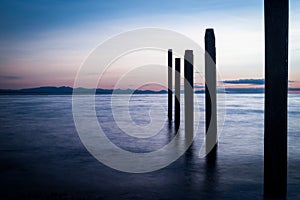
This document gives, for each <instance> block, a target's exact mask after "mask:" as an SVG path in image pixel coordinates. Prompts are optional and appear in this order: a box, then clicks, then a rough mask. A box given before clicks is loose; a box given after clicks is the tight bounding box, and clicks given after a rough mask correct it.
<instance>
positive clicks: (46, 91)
mask: <svg viewBox="0 0 300 200" xmlns="http://www.w3.org/2000/svg"><path fill="white" fill-rule="evenodd" d="M289 91H290V92H296V93H300V88H289ZM113 92H114V93H115V94H131V93H133V94H167V91H166V90H161V91H153V90H135V91H133V90H131V89H125V90H122V89H115V90H112V89H102V88H97V89H88V88H76V93H79V94H95V93H96V94H112V93H113ZM224 92H225V93H230V94H234V93H237V94H260V93H264V88H225V90H218V93H224ZM181 93H183V91H181ZM195 93H197V94H202V93H204V90H203V89H201V90H197V91H196V92H195ZM8 94H10V95H72V94H73V88H71V87H65V86H63V87H53V86H47V87H37V88H26V89H19V90H10V89H0V95H8Z"/></svg>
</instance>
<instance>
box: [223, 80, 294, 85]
mask: <svg viewBox="0 0 300 200" xmlns="http://www.w3.org/2000/svg"><path fill="white" fill-rule="evenodd" d="M294 82H295V81H291V80H289V83H294ZM223 83H224V84H234V85H264V84H265V79H238V80H225V81H223Z"/></svg>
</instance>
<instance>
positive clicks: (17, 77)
mask: <svg viewBox="0 0 300 200" xmlns="http://www.w3.org/2000/svg"><path fill="white" fill-rule="evenodd" d="M0 79H4V80H19V79H21V77H20V76H0Z"/></svg>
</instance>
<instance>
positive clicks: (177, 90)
mask: <svg viewBox="0 0 300 200" xmlns="http://www.w3.org/2000/svg"><path fill="white" fill-rule="evenodd" d="M180 78H181V77H180V58H175V128H176V130H178V128H179V126H180Z"/></svg>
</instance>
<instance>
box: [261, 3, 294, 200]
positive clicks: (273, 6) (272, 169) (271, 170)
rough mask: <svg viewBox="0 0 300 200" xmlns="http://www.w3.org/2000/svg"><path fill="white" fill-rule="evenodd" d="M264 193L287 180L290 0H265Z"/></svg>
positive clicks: (279, 190)
mask: <svg viewBox="0 0 300 200" xmlns="http://www.w3.org/2000/svg"><path fill="white" fill-rule="evenodd" d="M264 10H265V137H264V195H265V196H267V197H285V196H286V184H287V92H288V23H289V1H288V0H265V1H264Z"/></svg>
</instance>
